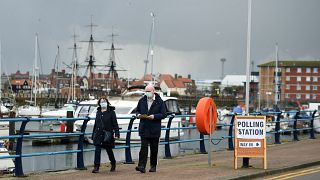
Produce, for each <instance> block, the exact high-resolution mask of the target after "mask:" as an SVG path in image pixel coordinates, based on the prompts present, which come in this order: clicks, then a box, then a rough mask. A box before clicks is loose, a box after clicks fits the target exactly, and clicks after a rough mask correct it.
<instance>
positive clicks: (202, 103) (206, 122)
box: [196, 97, 218, 135]
mask: <svg viewBox="0 0 320 180" xmlns="http://www.w3.org/2000/svg"><path fill="white" fill-rule="evenodd" d="M210 112H211V115H210ZM210 116H211V121H212V127H211V134H213V133H214V130H215V129H216V125H217V117H218V116H217V107H216V104H215V103H214V101H213V99H212V98H209V97H204V98H201V99H200V100H199V102H198V104H197V108H196V125H197V129H198V131H199V132H200V133H201V134H203V135H209V134H210Z"/></svg>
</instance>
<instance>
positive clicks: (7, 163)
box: [0, 134, 15, 173]
mask: <svg viewBox="0 0 320 180" xmlns="http://www.w3.org/2000/svg"><path fill="white" fill-rule="evenodd" d="M0 136H2V135H1V134H0ZM9 155H10V154H9V151H8V149H7V148H6V147H5V142H4V141H3V140H0V157H1V156H9ZM14 167H15V166H14V163H13V161H12V159H0V173H1V172H2V173H13V172H14Z"/></svg>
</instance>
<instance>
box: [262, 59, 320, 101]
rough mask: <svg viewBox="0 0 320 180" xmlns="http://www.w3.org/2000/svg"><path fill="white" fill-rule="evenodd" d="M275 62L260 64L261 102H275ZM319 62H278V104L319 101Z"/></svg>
mask: <svg viewBox="0 0 320 180" xmlns="http://www.w3.org/2000/svg"><path fill="white" fill-rule="evenodd" d="M275 65H276V63H275V61H270V62H268V63H264V64H260V65H258V67H259V68H260V95H261V100H263V101H267V102H268V103H270V104H271V103H272V104H273V103H274V101H275ZM319 68H320V61H278V76H279V82H280V85H279V87H280V93H279V94H280V97H279V99H280V102H296V101H299V102H300V101H301V102H319V101H320V94H319V93H320V87H319V86H320V73H319Z"/></svg>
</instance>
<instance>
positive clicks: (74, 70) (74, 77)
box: [71, 32, 79, 101]
mask: <svg viewBox="0 0 320 180" xmlns="http://www.w3.org/2000/svg"><path fill="white" fill-rule="evenodd" d="M76 37H77V36H76V33H75V32H74V33H73V48H72V49H73V54H72V61H73V62H72V77H71V97H72V101H74V100H76V92H75V84H76V83H77V77H78V68H79V64H78V54H77V49H79V48H78V47H77V43H76Z"/></svg>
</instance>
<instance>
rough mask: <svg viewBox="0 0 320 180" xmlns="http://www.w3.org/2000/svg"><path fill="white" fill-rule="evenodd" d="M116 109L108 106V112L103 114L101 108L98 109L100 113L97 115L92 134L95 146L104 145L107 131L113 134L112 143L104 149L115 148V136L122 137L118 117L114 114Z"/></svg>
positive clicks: (105, 145)
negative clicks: (104, 135)
mask: <svg viewBox="0 0 320 180" xmlns="http://www.w3.org/2000/svg"><path fill="white" fill-rule="evenodd" d="M114 109H115V108H114V107H112V106H108V109H107V111H105V112H102V111H101V108H100V107H98V111H97V114H96V119H95V123H94V127H93V132H92V140H93V144H94V145H98V144H102V140H103V138H102V137H103V134H104V132H103V131H104V130H105V131H110V132H112V134H113V136H112V143H110V144H103V145H101V146H102V147H111V148H114V136H115V137H120V133H119V126H118V122H117V116H116V113H115V112H114Z"/></svg>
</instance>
